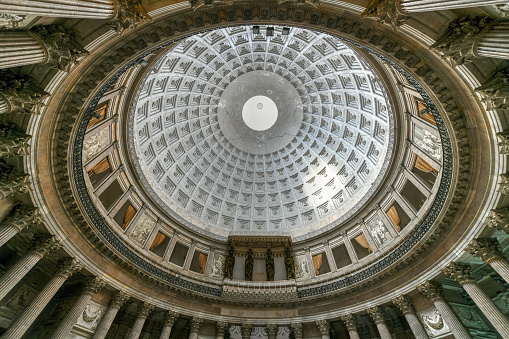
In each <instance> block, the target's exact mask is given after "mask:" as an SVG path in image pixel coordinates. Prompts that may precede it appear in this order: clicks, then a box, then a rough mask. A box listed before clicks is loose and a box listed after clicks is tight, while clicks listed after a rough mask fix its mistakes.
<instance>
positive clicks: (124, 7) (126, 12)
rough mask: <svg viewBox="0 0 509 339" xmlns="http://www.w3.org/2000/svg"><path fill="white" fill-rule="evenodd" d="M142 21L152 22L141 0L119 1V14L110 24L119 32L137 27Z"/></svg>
mask: <svg viewBox="0 0 509 339" xmlns="http://www.w3.org/2000/svg"><path fill="white" fill-rule="evenodd" d="M142 22H152V18H151V17H150V15H148V13H147V11H146V10H145V9H144V8H143V6H142V4H141V1H140V0H119V1H117V14H116V16H115V18H114V19H113V20H112V21H110V22H109V23H108V25H109V26H110V27H111V29H113V30H114V31H115V32H117V33H118V34H123V33H124V32H126V31H128V30H131V29H134V28H136V27H137V26H138V25H139V24H140V23H142Z"/></svg>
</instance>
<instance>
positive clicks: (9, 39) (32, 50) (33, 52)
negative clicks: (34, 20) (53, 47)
mask: <svg viewBox="0 0 509 339" xmlns="http://www.w3.org/2000/svg"><path fill="white" fill-rule="evenodd" d="M0 60H1V61H0V69H2V68H11V67H17V66H23V65H30V64H42V63H44V62H46V61H47V60H48V53H47V50H46V48H44V44H43V43H42V42H41V41H40V40H39V39H38V38H37V36H36V35H35V34H33V33H31V32H28V31H19V32H0Z"/></svg>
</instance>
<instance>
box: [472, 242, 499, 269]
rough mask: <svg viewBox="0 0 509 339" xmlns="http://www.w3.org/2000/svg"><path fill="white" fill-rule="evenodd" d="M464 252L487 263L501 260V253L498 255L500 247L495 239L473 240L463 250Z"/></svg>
mask: <svg viewBox="0 0 509 339" xmlns="http://www.w3.org/2000/svg"><path fill="white" fill-rule="evenodd" d="M465 251H467V252H469V253H470V254H472V255H473V256H476V257H479V258H481V259H482V260H483V261H485V262H487V263H489V262H490V261H491V260H494V259H502V258H503V256H502V253H500V245H499V243H498V241H497V239H494V238H478V239H474V240H472V242H471V243H470V244H469V245H468V246H467V247H466V248H465Z"/></svg>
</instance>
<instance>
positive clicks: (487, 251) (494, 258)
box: [465, 238, 509, 283]
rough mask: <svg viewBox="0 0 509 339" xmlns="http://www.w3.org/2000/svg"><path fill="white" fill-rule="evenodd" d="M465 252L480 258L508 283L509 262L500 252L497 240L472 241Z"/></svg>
mask: <svg viewBox="0 0 509 339" xmlns="http://www.w3.org/2000/svg"><path fill="white" fill-rule="evenodd" d="M465 250H466V251H468V252H470V254H472V255H473V256H476V257H479V258H481V259H482V260H483V261H485V262H486V263H487V264H488V265H490V266H491V267H492V268H493V269H494V270H495V272H497V273H498V274H499V275H500V276H501V277H502V278H503V279H504V280H505V281H506V282H508V283H509V262H508V261H507V259H506V258H505V257H504V256H503V255H502V253H501V252H500V245H499V243H498V241H497V239H494V238H478V239H474V240H472V242H471V243H470V244H469V245H468V246H467V247H466V249H465Z"/></svg>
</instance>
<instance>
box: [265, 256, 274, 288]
mask: <svg viewBox="0 0 509 339" xmlns="http://www.w3.org/2000/svg"><path fill="white" fill-rule="evenodd" d="M265 270H266V271H267V281H274V259H273V258H272V252H271V251H270V249H268V250H267V259H265Z"/></svg>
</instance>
